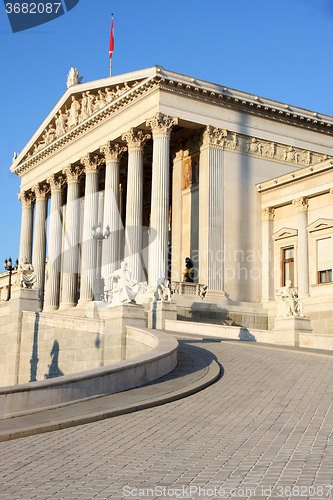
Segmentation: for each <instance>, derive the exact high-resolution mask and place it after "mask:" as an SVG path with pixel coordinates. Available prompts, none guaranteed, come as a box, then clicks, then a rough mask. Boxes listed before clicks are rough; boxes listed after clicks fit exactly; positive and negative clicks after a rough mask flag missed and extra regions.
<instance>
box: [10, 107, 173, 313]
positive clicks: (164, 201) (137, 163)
mask: <svg viewBox="0 0 333 500" xmlns="http://www.w3.org/2000/svg"><path fill="white" fill-rule="evenodd" d="M177 122H178V120H177V118H171V117H168V116H165V115H163V114H161V113H158V114H157V115H156V116H155V117H154V118H153V119H151V120H148V121H147V122H146V125H147V126H148V127H150V128H151V130H152V134H153V141H154V142H153V173H152V202H151V213H152V217H151V228H152V232H153V233H154V234H155V235H156V236H155V237H154V241H153V242H152V244H153V245H154V249H151V251H150V254H149V266H148V269H149V285H150V286H151V287H152V288H154V287H156V285H157V280H158V278H159V277H160V276H161V275H163V274H165V273H166V271H167V251H168V240H167V232H168V204H169V142H170V134H171V129H172V127H173V126H174V125H175V124H176V123H177ZM122 138H123V140H125V141H126V142H127V149H128V174H127V199H126V228H125V256H126V258H127V260H128V265H129V269H130V270H131V271H132V273H133V275H134V278H135V279H137V280H138V281H139V282H140V281H142V279H143V276H142V267H143V266H142V262H141V251H142V213H143V148H144V144H145V142H146V140H147V139H148V138H150V134H145V133H144V132H143V131H142V130H135V129H131V130H130V131H129V132H128V133H126V134H123V136H122ZM125 149H126V148H124V147H122V146H121V145H120V144H114V145H113V144H111V143H108V144H106V145H105V146H103V147H102V148H101V151H102V152H103V153H104V155H105V160H106V172H105V199H104V221H105V225H106V224H108V225H109V226H110V230H111V235H110V238H109V239H108V240H105V241H104V242H103V243H104V247H103V261H102V265H103V267H104V270H105V274H106V275H109V274H110V273H111V272H112V271H114V270H115V269H116V268H117V267H118V265H119V232H120V229H121V218H120V214H119V161H120V155H121V154H122V153H123V152H124V150H125ZM80 161H81V164H82V166H83V168H82V167H81V166H76V165H70V166H68V167H67V168H65V169H64V171H63V172H62V173H60V174H57V175H53V176H51V177H50V178H48V179H47V180H46V182H42V183H39V184H38V185H37V186H35V187H34V188H32V190H31V192H25V193H22V194H20V195H19V198H20V199H21V202H22V224H21V240H20V260H21V259H22V258H24V257H25V256H26V257H27V259H28V260H29V261H30V262H31V257H32V262H33V266H34V269H35V274H36V278H37V283H36V286H37V287H38V289H39V301H40V302H39V305H40V309H42V308H43V299H44V282H45V257H46V218H47V200H48V197H49V192H50V191H51V206H50V221H49V241H48V269H47V273H48V276H47V280H46V292H45V304H44V310H49V311H51V310H55V309H57V308H58V307H59V305H60V308H62V309H65V308H68V307H73V306H74V305H75V304H76V290H77V278H78V269H79V240H80V229H79V228H80V224H79V221H80V200H79V195H80V185H79V182H80V175H82V173H83V171H84V173H85V204H84V216H83V220H84V222H83V237H82V244H81V284H80V301H79V303H81V304H84V303H86V302H88V301H90V300H91V299H92V298H93V282H94V278H95V273H96V257H97V245H96V241H95V240H94V239H93V238H92V237H91V234H90V233H91V228H92V226H97V224H98V200H99V198H98V170H99V166H100V159H99V157H98V156H93V155H92V154H88V155H87V156H85V157H84V158H82V159H81V160H80ZM65 182H67V186H68V187H67V203H66V220H65V223H64V224H63V221H62V211H61V207H62V187H63V184H64V183H65ZM34 199H35V203H36V208H35V229H34V238H33V252H32V255H31V248H32V234H33V231H32V227H33V207H34ZM63 227H64V230H63ZM63 238H64V241H63ZM61 273H62V275H63V279H62V300H61V304H59V297H60V279H61Z"/></svg>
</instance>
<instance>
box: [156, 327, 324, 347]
mask: <svg viewBox="0 0 333 500" xmlns="http://www.w3.org/2000/svg"><path fill="white" fill-rule="evenodd" d="M165 330H166V331H174V332H182V333H188V334H191V333H192V334H195V335H202V336H204V337H218V338H226V339H235V340H248V341H252V342H266V343H268V344H274V343H275V342H274V332H273V331H270V330H257V329H254V328H244V327H238V326H224V325H212V324H210V323H194V322H192V321H173V320H165ZM299 347H309V348H312V349H325V350H333V334H320V333H316V332H314V333H299Z"/></svg>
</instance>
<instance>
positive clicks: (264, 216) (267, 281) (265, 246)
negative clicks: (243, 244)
mask: <svg viewBox="0 0 333 500" xmlns="http://www.w3.org/2000/svg"><path fill="white" fill-rule="evenodd" d="M274 216H275V210H274V208H271V207H267V208H263V209H262V210H261V221H262V222H261V230H262V241H261V244H262V281H261V282H262V290H261V302H267V301H269V300H274V277H273V276H272V263H273V248H272V234H273V220H274Z"/></svg>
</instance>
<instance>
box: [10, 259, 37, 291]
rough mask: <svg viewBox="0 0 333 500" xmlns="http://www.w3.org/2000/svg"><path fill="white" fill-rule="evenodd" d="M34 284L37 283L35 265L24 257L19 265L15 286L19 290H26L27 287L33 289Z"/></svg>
mask: <svg viewBox="0 0 333 500" xmlns="http://www.w3.org/2000/svg"><path fill="white" fill-rule="evenodd" d="M34 283H36V275H35V273H34V268H33V265H32V264H30V262H28V259H27V258H26V257H24V258H23V259H21V262H20V263H19V265H18V268H17V275H16V280H15V284H16V286H18V287H19V288H24V287H25V286H26V287H27V288H32V287H33V284H34Z"/></svg>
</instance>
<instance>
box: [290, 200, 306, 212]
mask: <svg viewBox="0 0 333 500" xmlns="http://www.w3.org/2000/svg"><path fill="white" fill-rule="evenodd" d="M293 205H295V206H296V207H297V210H298V211H299V212H300V211H304V210H307V209H308V208H309V198H306V197H305V196H301V198H296V199H295V200H293Z"/></svg>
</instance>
